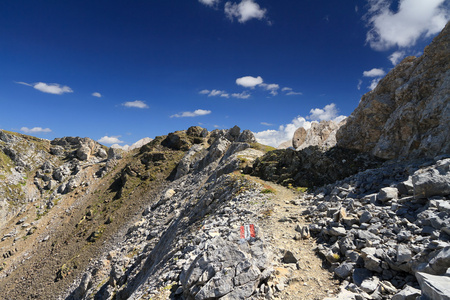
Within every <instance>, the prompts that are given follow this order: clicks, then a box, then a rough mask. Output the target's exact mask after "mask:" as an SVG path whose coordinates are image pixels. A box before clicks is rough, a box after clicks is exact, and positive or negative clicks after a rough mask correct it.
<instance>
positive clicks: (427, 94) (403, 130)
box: [336, 23, 450, 159]
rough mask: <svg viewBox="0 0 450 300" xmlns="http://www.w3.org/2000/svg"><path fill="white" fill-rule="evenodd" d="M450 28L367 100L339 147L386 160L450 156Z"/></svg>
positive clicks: (352, 118)
mask: <svg viewBox="0 0 450 300" xmlns="http://www.w3.org/2000/svg"><path fill="white" fill-rule="evenodd" d="M449 49H450V23H449V24H447V26H446V27H445V28H444V29H443V31H442V32H441V33H440V34H439V35H438V36H437V37H436V38H435V39H434V40H433V42H432V43H431V44H430V45H429V46H427V47H426V48H425V50H424V53H423V55H422V56H420V57H417V58H416V57H407V58H405V59H404V60H403V61H402V62H401V63H400V64H398V65H397V66H396V67H395V68H394V69H393V70H391V71H390V72H389V73H388V74H387V75H386V77H385V78H383V79H382V80H381V81H380V82H379V84H378V86H377V87H376V88H375V89H374V90H373V91H371V92H369V93H367V94H365V95H364V96H363V97H362V99H361V102H360V104H359V106H358V107H357V108H356V109H355V111H354V112H353V113H352V114H351V115H350V117H349V118H348V120H347V123H346V125H344V126H342V127H341V128H340V129H339V130H338V132H337V135H336V138H337V145H338V146H341V147H345V148H351V149H357V150H361V151H364V152H370V153H371V154H373V155H375V156H378V157H381V158H385V159H393V158H414V157H434V156H436V155H440V154H444V153H448V152H450V130H449V124H450V51H449Z"/></svg>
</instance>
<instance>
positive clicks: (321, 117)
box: [254, 103, 346, 147]
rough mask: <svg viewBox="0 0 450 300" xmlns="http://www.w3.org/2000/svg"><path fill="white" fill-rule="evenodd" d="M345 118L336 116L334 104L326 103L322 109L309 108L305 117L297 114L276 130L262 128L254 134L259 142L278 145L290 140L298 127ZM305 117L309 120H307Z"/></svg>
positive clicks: (309, 126) (307, 126)
mask: <svg viewBox="0 0 450 300" xmlns="http://www.w3.org/2000/svg"><path fill="white" fill-rule="evenodd" d="M345 118H346V117H345V116H338V110H337V108H336V105H335V104H334V103H331V104H328V105H326V106H325V107H324V108H323V109H321V108H315V109H311V111H310V115H309V116H308V117H306V118H304V117H302V116H297V117H296V118H295V119H293V120H292V121H291V123H289V124H285V125H281V126H280V127H278V130H264V131H260V132H256V133H254V134H255V137H256V139H257V141H258V142H259V143H261V144H265V145H270V146H273V147H278V146H279V145H280V144H281V143H283V142H285V141H288V140H291V139H292V137H293V136H294V132H295V131H296V130H297V128H299V127H303V128H305V129H306V130H308V129H309V128H311V124H312V123H314V122H318V121H329V120H332V121H334V122H336V123H339V122H340V121H342V120H343V119H345ZM307 119H308V120H310V121H307ZM261 124H262V123H261Z"/></svg>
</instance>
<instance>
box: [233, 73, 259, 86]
mask: <svg viewBox="0 0 450 300" xmlns="http://www.w3.org/2000/svg"><path fill="white" fill-rule="evenodd" d="M261 83H263V79H262V77H261V76H258V77H253V76H244V77H241V78H238V79H236V84H237V85H241V86H243V87H246V88H254V87H255V86H257V85H259V84H261Z"/></svg>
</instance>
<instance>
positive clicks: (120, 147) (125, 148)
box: [111, 144, 130, 151]
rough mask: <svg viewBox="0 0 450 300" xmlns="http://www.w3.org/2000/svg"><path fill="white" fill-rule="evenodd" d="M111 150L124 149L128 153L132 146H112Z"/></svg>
mask: <svg viewBox="0 0 450 300" xmlns="http://www.w3.org/2000/svg"><path fill="white" fill-rule="evenodd" d="M111 148H116V149H122V150H123V151H128V149H130V145H123V146H122V145H119V144H112V145H111Z"/></svg>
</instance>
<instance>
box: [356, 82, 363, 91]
mask: <svg viewBox="0 0 450 300" xmlns="http://www.w3.org/2000/svg"><path fill="white" fill-rule="evenodd" d="M362 83H363V82H362V80H361V79H359V80H358V86H357V87H356V88H357V89H358V91H359V90H360V89H361V85H362Z"/></svg>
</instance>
